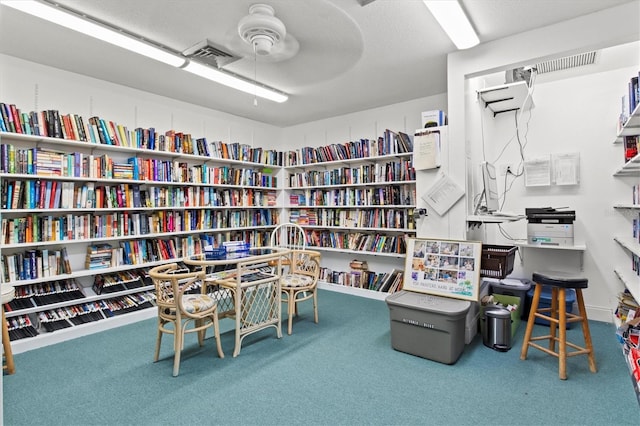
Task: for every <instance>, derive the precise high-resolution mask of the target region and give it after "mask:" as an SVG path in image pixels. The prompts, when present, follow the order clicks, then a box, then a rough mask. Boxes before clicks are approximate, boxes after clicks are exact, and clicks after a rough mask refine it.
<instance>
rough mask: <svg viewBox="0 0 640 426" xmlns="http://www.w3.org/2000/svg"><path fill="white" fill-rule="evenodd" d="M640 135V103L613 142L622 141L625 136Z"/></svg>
mask: <svg viewBox="0 0 640 426" xmlns="http://www.w3.org/2000/svg"><path fill="white" fill-rule="evenodd" d="M636 135H640V104H638V105H637V106H636V109H634V110H633V112H632V113H631V115H630V116H629V118H628V119H627V122H626V123H624V126H622V129H620V132H619V133H618V135H617V136H616V139H615V140H614V141H613V143H622V141H623V140H624V137H625V136H636Z"/></svg>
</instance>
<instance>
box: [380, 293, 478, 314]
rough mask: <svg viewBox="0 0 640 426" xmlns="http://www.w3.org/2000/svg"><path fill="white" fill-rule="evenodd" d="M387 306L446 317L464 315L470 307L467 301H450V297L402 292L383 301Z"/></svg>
mask: <svg viewBox="0 0 640 426" xmlns="http://www.w3.org/2000/svg"><path fill="white" fill-rule="evenodd" d="M385 300H386V302H387V304H388V305H394V306H402V307H406V308H413V309H421V310H423V311H431V312H438V313H442V314H447V315H456V314H466V312H467V311H468V310H469V308H470V307H471V302H469V301H468V300H459V299H452V298H450V297H443V296H434V295H432V294H425V293H417V292H414V291H406V290H402V291H399V292H397V293H393V294H391V295H389V296H387V298H386V299H385Z"/></svg>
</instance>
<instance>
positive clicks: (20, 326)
mask: <svg viewBox="0 0 640 426" xmlns="http://www.w3.org/2000/svg"><path fill="white" fill-rule="evenodd" d="M5 306H6V304H5ZM7 328H8V331H9V340H10V341H12V342H13V341H14V340H20V339H26V338H29V337H34V336H37V335H38V334H39V333H38V330H37V329H36V326H35V325H34V324H33V322H32V321H31V318H30V317H29V315H17V316H15V317H10V318H7Z"/></svg>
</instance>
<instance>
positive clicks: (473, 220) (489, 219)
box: [467, 214, 526, 227]
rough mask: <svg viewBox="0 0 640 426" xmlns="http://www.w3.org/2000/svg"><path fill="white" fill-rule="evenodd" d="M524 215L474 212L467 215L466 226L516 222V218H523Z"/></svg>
mask: <svg viewBox="0 0 640 426" xmlns="http://www.w3.org/2000/svg"><path fill="white" fill-rule="evenodd" d="M525 217H526V216H525V215H518V216H493V215H490V214H476V215H469V216H467V226H470V227H474V226H480V225H482V224H483V223H505V222H516V221H518V220H521V219H524V218H525Z"/></svg>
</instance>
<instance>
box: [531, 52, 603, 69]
mask: <svg viewBox="0 0 640 426" xmlns="http://www.w3.org/2000/svg"><path fill="white" fill-rule="evenodd" d="M595 61H596V52H595V51H593V52H587V53H580V54H578V55H572V56H566V57H564V58H558V59H551V60H548V61H544V62H540V63H539V64H536V65H535V68H536V69H537V70H538V74H544V73H548V72H554V71H561V70H566V69H570V68H577V67H582V66H584V65H591V64H593V63H595Z"/></svg>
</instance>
